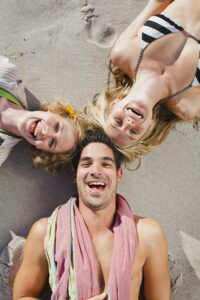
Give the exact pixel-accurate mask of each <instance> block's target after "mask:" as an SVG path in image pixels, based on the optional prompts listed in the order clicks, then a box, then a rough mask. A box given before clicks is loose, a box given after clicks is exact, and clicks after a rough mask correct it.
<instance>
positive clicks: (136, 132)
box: [130, 129, 139, 134]
mask: <svg viewBox="0 0 200 300" xmlns="http://www.w3.org/2000/svg"><path fill="white" fill-rule="evenodd" d="M138 133H139V132H138V131H137V130H136V129H131V130H130V134H138Z"/></svg>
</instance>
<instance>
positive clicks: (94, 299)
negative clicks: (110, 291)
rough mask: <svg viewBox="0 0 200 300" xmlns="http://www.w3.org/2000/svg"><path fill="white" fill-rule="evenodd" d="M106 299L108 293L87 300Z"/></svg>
mask: <svg viewBox="0 0 200 300" xmlns="http://www.w3.org/2000/svg"><path fill="white" fill-rule="evenodd" d="M105 298H106V293H105V292H104V293H102V294H100V295H97V296H95V297H92V298H90V299H87V300H102V299H105Z"/></svg>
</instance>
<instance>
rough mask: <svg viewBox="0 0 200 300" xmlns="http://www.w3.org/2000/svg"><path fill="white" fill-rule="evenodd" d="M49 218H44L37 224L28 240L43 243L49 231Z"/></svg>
mask: <svg viewBox="0 0 200 300" xmlns="http://www.w3.org/2000/svg"><path fill="white" fill-rule="evenodd" d="M47 223H48V218H42V219H40V220H38V221H37V222H35V223H34V224H33V225H32V227H31V230H30V232H29V236H28V239H31V240H37V241H43V240H44V237H45V234H46V231H47Z"/></svg>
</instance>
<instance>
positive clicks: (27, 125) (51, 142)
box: [18, 111, 78, 153]
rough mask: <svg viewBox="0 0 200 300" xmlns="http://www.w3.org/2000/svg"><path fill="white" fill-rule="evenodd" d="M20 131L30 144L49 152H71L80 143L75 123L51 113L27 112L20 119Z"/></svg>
mask: <svg viewBox="0 0 200 300" xmlns="http://www.w3.org/2000/svg"><path fill="white" fill-rule="evenodd" d="M18 130H19V132H20V134H21V136H22V137H23V138H24V139H26V140H27V141H28V142H29V143H30V144H32V145H34V146H35V147H36V148H37V149H41V150H44V151H47V152H52V153H63V152H70V151H72V150H73V149H75V147H76V145H77V142H78V136H77V133H76V131H75V128H74V125H73V122H72V121H71V120H70V119H69V118H67V117H62V116H59V115H57V114H54V113H52V112H50V111H47V112H46V111H34V112H27V114H25V115H24V116H23V117H22V118H20V120H19V122H18Z"/></svg>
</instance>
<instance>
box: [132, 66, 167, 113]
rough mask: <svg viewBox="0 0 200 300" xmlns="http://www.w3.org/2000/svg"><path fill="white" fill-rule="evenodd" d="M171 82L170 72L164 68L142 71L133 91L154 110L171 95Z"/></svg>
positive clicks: (139, 72)
mask: <svg viewBox="0 0 200 300" xmlns="http://www.w3.org/2000/svg"><path fill="white" fill-rule="evenodd" d="M170 82H171V81H170V76H169V74H168V72H166V71H165V70H163V69H162V68H159V67H158V68H154V69H141V70H139V71H138V76H137V80H136V83H135V84H134V86H133V88H132V91H133V93H135V94H137V97H138V96H139V97H140V99H143V101H145V102H148V104H149V105H151V106H152V108H153V107H154V106H155V105H156V104H157V103H158V102H159V101H161V100H162V99H164V98H166V97H169V96H170V95H171V83H170Z"/></svg>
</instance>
